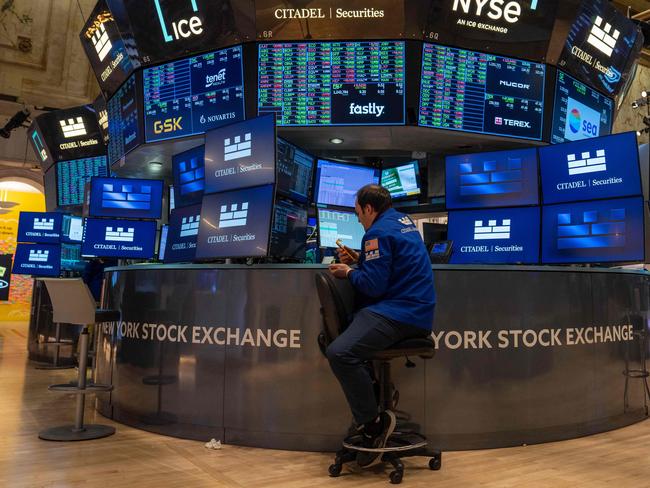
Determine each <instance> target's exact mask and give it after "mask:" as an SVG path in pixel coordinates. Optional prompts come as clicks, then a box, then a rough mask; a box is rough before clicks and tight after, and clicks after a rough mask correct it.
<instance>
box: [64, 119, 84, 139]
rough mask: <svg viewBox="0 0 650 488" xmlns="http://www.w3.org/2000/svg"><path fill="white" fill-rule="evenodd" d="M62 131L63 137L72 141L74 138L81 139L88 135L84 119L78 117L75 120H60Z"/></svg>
mask: <svg viewBox="0 0 650 488" xmlns="http://www.w3.org/2000/svg"><path fill="white" fill-rule="evenodd" d="M59 124H61V130H62V131H63V137H65V138H66V139H70V138H72V137H80V136H85V135H86V126H85V125H84V120H83V118H82V117H77V118H75V119H68V120H67V121H65V120H60V121H59Z"/></svg>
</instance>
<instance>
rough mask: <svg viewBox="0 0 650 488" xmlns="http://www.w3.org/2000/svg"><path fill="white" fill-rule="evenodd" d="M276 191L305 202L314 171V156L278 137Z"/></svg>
mask: <svg viewBox="0 0 650 488" xmlns="http://www.w3.org/2000/svg"><path fill="white" fill-rule="evenodd" d="M276 152H277V156H276V160H277V173H278V176H277V191H278V193H280V194H281V195H284V196H286V197H289V198H291V199H293V200H295V201H298V202H307V200H308V199H309V190H310V188H311V182H312V176H313V173H314V157H313V156H312V155H311V154H309V153H307V152H305V151H303V150H302V149H300V148H298V147H297V146H294V145H293V144H291V143H289V142H287V141H285V140H284V139H280V138H278V144H277V148H276Z"/></svg>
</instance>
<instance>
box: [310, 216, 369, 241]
mask: <svg viewBox="0 0 650 488" xmlns="http://www.w3.org/2000/svg"><path fill="white" fill-rule="evenodd" d="M365 233H366V231H365V229H364V228H363V226H362V225H361V224H360V223H359V219H358V218H357V216H356V214H355V213H354V212H347V211H344V210H335V209H333V208H319V209H318V237H319V241H320V242H319V245H320V247H331V248H336V247H338V246H337V245H336V240H337V239H341V241H342V243H343V244H344V245H345V246H348V247H349V248H351V249H356V250H361V240H362V239H363V236H364V234H365Z"/></svg>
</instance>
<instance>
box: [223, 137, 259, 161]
mask: <svg viewBox="0 0 650 488" xmlns="http://www.w3.org/2000/svg"><path fill="white" fill-rule="evenodd" d="M251 154H253V138H252V134H251V133H250V132H246V133H245V134H244V139H243V140H242V136H235V137H233V138H232V139H231V138H230V137H228V138H226V139H224V140H223V160H224V161H235V160H237V159H242V158H247V157H248V156H250V155H251Z"/></svg>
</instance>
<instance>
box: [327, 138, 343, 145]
mask: <svg viewBox="0 0 650 488" xmlns="http://www.w3.org/2000/svg"><path fill="white" fill-rule="evenodd" d="M330 142H331V143H332V144H343V139H341V138H340V137H332V138H331V139H330Z"/></svg>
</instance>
